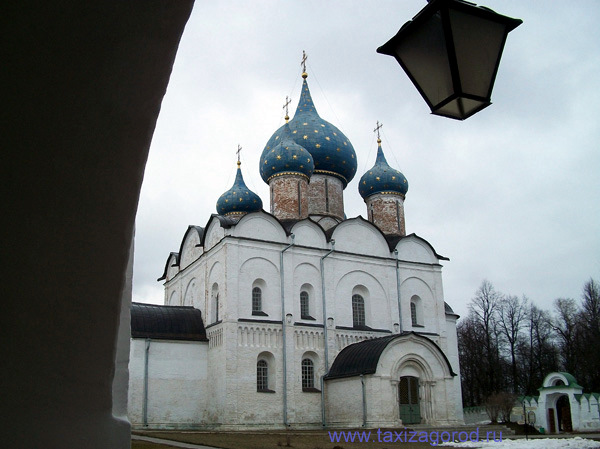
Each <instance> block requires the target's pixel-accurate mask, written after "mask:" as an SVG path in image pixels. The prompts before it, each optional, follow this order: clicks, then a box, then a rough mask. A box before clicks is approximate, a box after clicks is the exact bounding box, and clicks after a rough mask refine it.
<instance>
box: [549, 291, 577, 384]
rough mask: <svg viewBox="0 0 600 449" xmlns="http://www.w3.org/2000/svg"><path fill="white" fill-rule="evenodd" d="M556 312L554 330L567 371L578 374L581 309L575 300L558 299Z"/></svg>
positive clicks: (555, 306) (553, 321)
mask: <svg viewBox="0 0 600 449" xmlns="http://www.w3.org/2000/svg"><path fill="white" fill-rule="evenodd" d="M554 309H555V312H556V315H555V318H554V320H552V328H553V329H554V332H556V335H557V337H558V341H559V349H560V353H561V358H562V363H563V367H564V369H565V371H567V372H569V373H573V374H575V375H576V374H578V371H579V369H578V360H577V355H578V354H577V337H578V330H579V329H578V328H579V316H580V315H579V308H578V307H577V303H576V302H575V300H574V299H571V298H558V299H556V300H555V301H554Z"/></svg>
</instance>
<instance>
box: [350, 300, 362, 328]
mask: <svg viewBox="0 0 600 449" xmlns="http://www.w3.org/2000/svg"><path fill="white" fill-rule="evenodd" d="M352 325H353V326H354V327H364V326H365V300H364V299H363V297H362V296H360V295H352Z"/></svg>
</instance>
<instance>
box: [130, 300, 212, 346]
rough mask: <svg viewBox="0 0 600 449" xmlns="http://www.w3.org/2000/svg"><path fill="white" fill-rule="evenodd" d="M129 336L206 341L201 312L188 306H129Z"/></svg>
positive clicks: (139, 304)
mask: <svg viewBox="0 0 600 449" xmlns="http://www.w3.org/2000/svg"><path fill="white" fill-rule="evenodd" d="M131 336H132V337H133V338H153V339H157V340H191V341H208V339H207V338H206V330H205V329H204V322H203V321H202V312H200V311H199V310H198V309H195V308H194V307H190V306H159V305H155V304H141V303H137V302H134V303H132V304H131Z"/></svg>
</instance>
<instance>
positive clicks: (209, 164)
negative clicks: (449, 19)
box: [133, 0, 600, 315]
mask: <svg viewBox="0 0 600 449" xmlns="http://www.w3.org/2000/svg"><path fill="white" fill-rule="evenodd" d="M425 4H426V2H425V1H421V0H419V1H417V0H410V1H409V0H404V1H399V0H390V1H377V2H371V1H368V2H367V1H364V0H363V1H343V2H342V1H328V2H325V1H322V0H308V1H307V0H303V1H274V0H273V1H257V0H253V1H242V0H239V1H226V0H219V1H212V2H211V1H201V0H199V1H197V2H196V5H195V7H194V11H193V13H192V16H191V18H190V20H189V22H188V24H187V26H186V29H185V32H184V33H183V37H182V40H181V45H180V47H179V52H178V54H177V59H176V61H175V65H174V67H173V73H172V76H171V81H170V83H169V87H168V90H167V93H166V95H165V97H164V100H163V104H162V109H161V113H160V116H159V118H158V123H157V127H156V131H155V133H154V138H153V142H152V146H151V149H150V156H149V158H148V163H147V165H146V173H145V178H144V184H143V187H142V193H141V197H140V202H139V208H138V214H137V229H136V241H135V264H134V287H133V299H134V301H139V302H151V303H157V304H161V303H162V302H163V287H162V284H161V283H159V282H157V281H156V279H157V278H158V277H160V275H161V274H162V271H163V268H164V264H165V262H166V258H167V256H168V254H169V252H171V251H178V250H179V245H180V243H181V239H182V237H183V233H184V232H185V230H186V229H187V226H188V225H190V224H195V225H200V226H205V225H206V223H207V221H208V219H209V217H210V214H212V213H215V212H216V209H215V203H216V201H217V199H218V197H219V195H220V194H221V193H223V192H224V191H226V190H228V189H229V188H230V187H231V184H232V183H233V179H234V175H235V169H236V154H235V152H236V149H237V145H238V144H240V145H242V147H243V150H242V154H241V156H242V169H243V174H244V178H245V181H246V184H247V185H248V187H250V188H251V189H252V190H253V191H255V192H256V193H258V194H259V195H260V196H261V198H262V200H263V203H264V204H266V205H268V204H269V196H268V187H267V185H266V184H264V182H263V181H262V179H261V178H260V175H259V172H258V165H259V163H258V160H259V158H260V154H261V152H262V150H263V148H264V146H265V144H266V142H267V140H268V139H269V137H270V136H271V135H272V133H273V132H274V131H275V130H276V129H277V128H278V127H279V126H281V125H282V124H283V123H284V118H283V117H284V111H283V109H282V106H283V104H284V102H285V97H286V95H287V96H290V97H291V98H292V105H291V109H290V115H291V116H292V114H293V111H295V108H296V104H297V102H298V99H299V94H300V86H301V77H300V74H301V67H300V60H301V56H302V51H303V50H305V51H306V53H307V55H308V61H307V71H308V74H309V77H308V82H309V86H310V89H311V93H312V97H313V100H314V103H315V106H316V108H317V111H318V112H319V114H320V115H321V117H322V118H324V119H325V120H327V121H329V122H330V123H332V124H333V125H335V126H337V127H338V128H339V129H340V130H342V131H343V132H344V133H345V134H346V136H347V137H348V138H349V139H350V141H351V142H352V144H353V146H354V149H355V151H356V154H357V159H358V172H357V175H356V177H355V178H354V180H353V181H352V182H351V183H350V184H349V185H348V187H347V188H346V190H345V196H344V200H345V208H346V214H347V216H348V217H355V216H357V215H362V216H363V217H365V216H366V206H365V204H364V202H363V200H362V198H361V197H360V196H359V194H358V188H357V185H358V180H359V179H360V176H361V175H362V174H363V173H364V172H365V171H366V170H367V169H369V168H370V167H371V166H372V165H373V163H374V161H375V155H376V148H377V143H376V138H375V136H374V134H373V128H374V127H375V123H376V121H380V122H382V123H383V128H382V140H383V149H384V152H385V154H386V156H387V160H388V162H389V163H390V165H392V166H393V167H394V168H397V169H399V170H401V171H402V172H403V173H404V175H405V176H406V177H407V179H408V182H409V185H410V188H409V190H408V193H407V196H406V202H405V213H406V230H407V233H413V232H414V233H416V234H417V235H419V236H421V237H423V238H424V239H426V240H427V241H429V242H430V243H431V244H432V245H433V247H434V248H435V249H436V251H437V252H438V253H439V254H442V255H444V256H447V257H449V258H450V261H445V262H444V263H443V265H444V268H443V281H444V295H445V300H446V301H447V302H448V303H449V304H450V305H452V307H453V308H454V310H455V311H456V312H457V313H459V314H461V315H465V314H466V312H467V304H468V302H469V301H470V299H471V298H472V297H473V295H474V292H475V290H476V289H477V288H478V286H479V285H480V284H481V281H482V280H483V279H488V280H490V281H491V282H492V283H493V284H494V285H495V287H496V288H497V289H498V290H500V291H501V292H503V293H506V294H514V295H518V296H521V295H526V296H527V297H529V298H530V299H531V300H532V301H533V302H535V303H536V304H537V305H538V306H541V307H543V308H547V309H550V308H551V307H552V301H553V300H554V299H555V298H558V297H573V298H577V299H579V298H580V296H581V288H582V286H583V283H584V282H585V281H586V280H587V279H589V278H590V277H594V278H595V279H598V278H600V237H599V230H600V226H599V222H600V200H599V197H600V181H599V179H598V175H599V172H600V148H599V147H600V126H599V123H600V118H599V117H600V50H599V46H600V27H599V26H598V24H599V23H600V1H580V0H578V1H573V2H565V1H558V0H556V1H550V0H544V1H541V0H539V1H525V0H486V2H485V3H483V5H485V6H488V7H490V8H492V9H494V10H495V11H496V12H498V13H501V14H504V15H508V16H511V17H517V18H520V19H522V20H523V24H522V25H521V26H520V27H518V28H517V29H515V30H514V31H513V32H511V33H510V34H509V36H508V40H507V44H506V47H505V49H504V55H503V58H502V62H501V64H500V69H499V72H498V76H497V78H496V84H495V87H494V91H493V94H492V102H493V104H492V105H491V106H489V107H488V108H487V109H485V110H483V111H482V112H480V113H478V114H476V115H475V116H473V117H471V118H469V119H467V120H466V121H463V122H461V121H457V120H451V119H447V118H442V117H438V116H434V115H431V114H430V113H429V110H428V108H427V105H426V104H425V102H424V101H423V100H422V98H421V97H420V95H419V94H418V92H417V90H416V89H415V88H414V87H413V85H412V84H411V83H410V81H409V80H408V78H407V76H406V75H405V73H404V72H403V71H402V69H401V68H400V66H399V65H398V64H397V63H396V61H395V60H394V59H393V58H392V57H390V56H385V55H380V54H377V53H376V51H375V50H376V48H377V47H378V46H380V45H382V44H383V43H385V42H386V41H387V40H388V39H389V38H391V37H392V36H393V35H395V34H396V32H397V31H398V29H399V28H400V26H401V25H402V24H403V23H404V22H406V21H407V20H409V19H411V18H412V17H413V16H414V15H415V14H416V13H417V12H418V11H419V10H420V9H421V8H422V7H424V6H425ZM267 207H268V206H267Z"/></svg>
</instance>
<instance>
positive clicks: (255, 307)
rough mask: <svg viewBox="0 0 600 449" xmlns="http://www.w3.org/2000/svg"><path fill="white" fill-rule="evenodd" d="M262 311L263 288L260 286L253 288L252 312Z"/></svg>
mask: <svg viewBox="0 0 600 449" xmlns="http://www.w3.org/2000/svg"><path fill="white" fill-rule="evenodd" d="M257 312H259V313H260V312H262V290H261V289H260V287H254V288H253V289H252V314H253V315H254V314H255V313H257Z"/></svg>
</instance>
